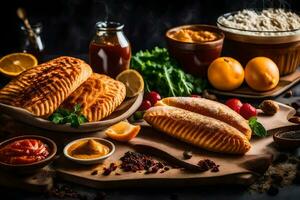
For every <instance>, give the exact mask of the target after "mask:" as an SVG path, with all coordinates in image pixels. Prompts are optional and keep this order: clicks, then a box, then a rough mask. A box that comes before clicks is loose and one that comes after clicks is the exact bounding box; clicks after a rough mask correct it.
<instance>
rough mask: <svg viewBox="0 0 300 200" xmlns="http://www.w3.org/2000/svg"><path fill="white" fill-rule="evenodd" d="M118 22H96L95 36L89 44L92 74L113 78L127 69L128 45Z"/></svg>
mask: <svg viewBox="0 0 300 200" xmlns="http://www.w3.org/2000/svg"><path fill="white" fill-rule="evenodd" d="M123 27H124V25H122V24H120V23H118V22H98V23H97V24H96V35H95V36H94V38H93V40H92V41H91V43H90V47H89V59H90V65H91V67H92V69H93V71H94V72H97V73H100V74H106V75H108V76H110V77H112V78H115V77H116V76H117V75H118V74H119V73H120V72H122V71H124V70H126V69H129V65H130V59H131V48H130V44H129V42H128V40H127V38H126V36H125V35H124V33H123Z"/></svg>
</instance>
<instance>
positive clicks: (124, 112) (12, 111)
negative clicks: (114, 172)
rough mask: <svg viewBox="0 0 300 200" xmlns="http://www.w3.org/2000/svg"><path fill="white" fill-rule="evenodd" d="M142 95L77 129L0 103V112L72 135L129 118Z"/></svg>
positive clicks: (31, 123)
mask: <svg viewBox="0 0 300 200" xmlns="http://www.w3.org/2000/svg"><path fill="white" fill-rule="evenodd" d="M143 95H144V93H143V92H141V93H140V94H139V95H137V96H136V97H132V98H128V99H125V100H124V101H123V103H122V104H121V105H120V106H119V107H118V108H117V109H116V110H115V111H114V112H113V113H112V114H111V115H110V116H108V117H106V118H104V119H102V120H101V121H98V122H87V123H84V124H81V125H80V126H79V127H78V128H73V127H71V126H70V124H54V123H53V122H51V121H49V120H46V119H42V118H39V117H35V116H34V115H32V114H31V113H30V112H28V111H27V110H25V109H22V108H18V107H14V106H9V105H5V104H2V103H0V111H1V112H3V113H5V114H7V115H9V116H11V117H13V118H14V119H16V120H19V121H21V122H24V123H26V124H30V125H32V126H36V127H39V128H43V129H48V130H52V131H60V132H74V133H82V132H92V131H98V130H103V129H105V128H107V127H109V126H111V125H113V124H115V123H117V122H119V121H122V120H124V119H126V118H128V117H130V116H131V115H132V114H133V113H134V112H135V111H136V110H137V109H138V108H139V107H140V105H141V103H142V101H143Z"/></svg>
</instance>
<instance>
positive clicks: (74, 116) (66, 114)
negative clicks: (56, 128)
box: [49, 104, 88, 128]
mask: <svg viewBox="0 0 300 200" xmlns="http://www.w3.org/2000/svg"><path fill="white" fill-rule="evenodd" d="M49 120H50V121H52V122H53V123H54V124H66V123H70V124H71V126H72V127H74V128H78V127H79V126H80V124H82V123H84V122H87V121H88V120H87V118H86V117H85V116H84V115H83V114H81V105H80V104H76V105H75V106H74V108H73V110H72V111H70V110H68V109H64V108H59V109H58V110H56V111H55V112H54V113H53V114H52V115H51V116H50V117H49Z"/></svg>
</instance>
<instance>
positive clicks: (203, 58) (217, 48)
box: [165, 24, 224, 77]
mask: <svg viewBox="0 0 300 200" xmlns="http://www.w3.org/2000/svg"><path fill="white" fill-rule="evenodd" d="M180 29H192V30H199V31H209V32H211V33H214V34H215V35H217V38H216V39H214V40H211V41H205V42H185V41H180V40H178V39H175V38H174V37H173V34H174V33H175V32H177V31H179V30H180ZM165 37H166V41H167V48H168V50H169V52H170V55H171V56H172V57H173V58H174V59H175V60H176V61H177V62H178V63H179V64H180V65H181V67H182V68H183V69H184V70H185V71H186V72H188V73H190V74H193V75H195V76H198V77H206V76H207V69H208V67H209V65H210V63H211V62H212V61H213V60H215V59H216V58H218V57H220V55H221V51H222V47H223V40H224V34H223V32H222V31H221V30H219V29H218V28H217V27H216V26H211V25H198V24H196V25H184V26H178V27H175V28H172V29H170V30H168V31H167V32H166V35H165Z"/></svg>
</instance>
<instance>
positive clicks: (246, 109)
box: [240, 103, 257, 119]
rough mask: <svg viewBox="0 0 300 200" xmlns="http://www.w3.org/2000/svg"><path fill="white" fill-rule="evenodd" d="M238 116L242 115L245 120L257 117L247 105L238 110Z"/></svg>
mask: <svg viewBox="0 0 300 200" xmlns="http://www.w3.org/2000/svg"><path fill="white" fill-rule="evenodd" d="M240 115H242V116H243V117H244V118H245V119H249V118H250V117H253V116H256V115H257V110H256V108H254V107H253V106H252V105H251V104H249V103H244V104H243V106H242V107H241V109H240Z"/></svg>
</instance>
